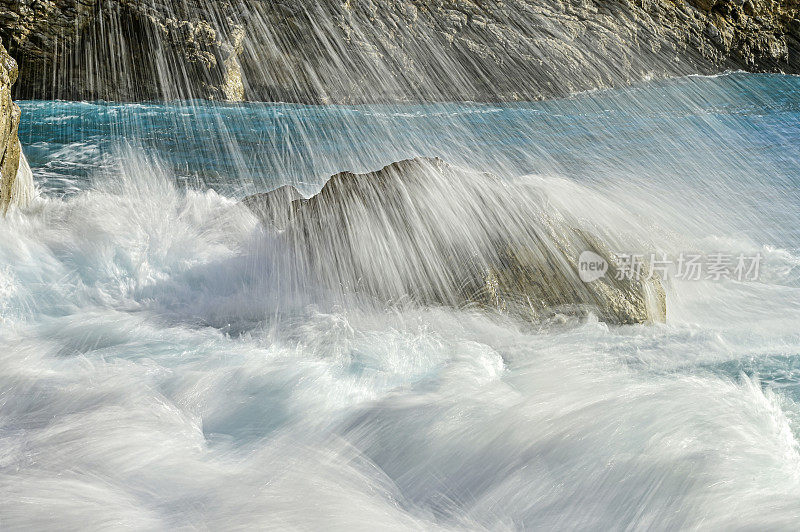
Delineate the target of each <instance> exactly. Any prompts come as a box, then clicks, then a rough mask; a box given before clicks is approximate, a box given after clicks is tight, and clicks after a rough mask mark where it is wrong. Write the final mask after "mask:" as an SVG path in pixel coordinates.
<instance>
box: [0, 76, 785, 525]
mask: <svg viewBox="0 0 800 532" xmlns="http://www.w3.org/2000/svg"><path fill="white" fill-rule="evenodd" d="M20 107H21V108H22V112H23V120H22V124H21V126H20V138H21V141H22V143H23V147H24V150H25V153H26V154H27V157H28V159H29V161H30V164H31V166H32V168H33V171H34V175H35V177H36V181H37V186H38V188H39V195H38V198H37V199H36V201H35V202H34V204H33V205H32V206H31V207H29V208H27V209H25V210H12V211H11V212H10V213H9V215H8V216H7V217H6V218H5V219H2V220H0V493H2V494H3V497H2V498H0V527H3V528H10V529H14V528H19V527H33V528H42V527H58V528H86V527H88V528H106V527H128V528H135V529H166V528H177V527H189V528H193V527H201V528H205V527H207V528H211V529H217V528H226V529H227V528H235V527H259V528H260V527H270V528H279V527H280V528H284V527H292V528H330V527H334V528H345V527H352V526H357V525H362V526H363V525H364V523H369V524H370V526H371V527H374V528H396V529H407V528H416V529H419V528H425V529H429V528H459V529H461V528H470V529H472V528H491V529H505V528H540V527H547V528H564V529H605V528H650V527H655V528H696V527H699V528H709V529H721V528H731V527H743V528H759V529H766V528H792V527H794V526H796V523H797V518H798V515H800V445H798V438H799V437H800V327H799V326H800V78H798V77H790V76H776V75H754V74H741V73H733V74H727V75H722V76H716V77H687V78H681V79H673V80H666V81H654V82H649V83H645V84H641V85H637V86H634V87H630V88H625V89H615V90H604V91H596V92H592V93H586V94H580V95H576V96H573V97H571V98H567V99H561V100H554V101H546V102H537V103H515V104H506V105H491V104H477V103H476V104H425V105H411V104H409V105H369V106H326V107H319V106H305V105H292V104H282V103H248V104H238V105H232V104H214V103H209V102H199V101H191V102H169V103H137V104H124V103H109V102H63V101H56V102H43V101H28V102H20ZM414 156H438V157H440V158H442V159H444V160H445V161H447V162H450V163H452V164H457V165H460V166H463V167H467V168H471V169H475V170H480V171H490V172H492V173H495V174H497V175H499V176H501V177H502V178H504V179H507V180H514V181H526V182H530V183H532V184H535V185H536V186H537V187H539V188H541V189H542V190H543V191H545V192H546V197H547V201H549V202H550V203H551V204H552V206H553V208H554V209H555V208H557V209H566V210H569V211H571V212H573V213H575V215H576V216H579V217H581V218H582V219H584V220H586V221H587V222H588V223H592V224H595V225H596V226H598V227H602V228H604V230H607V231H611V232H614V233H615V234H617V235H620V238H621V239H623V240H625V239H629V240H630V241H632V242H633V241H635V242H637V243H639V246H640V248H637V251H641V252H643V253H647V252H650V251H652V252H658V253H666V254H668V255H669V256H670V257H678V256H680V255H681V254H692V253H702V254H706V255H708V254H712V253H717V252H719V253H726V254H730V255H737V254H743V255H746V256H748V257H754V256H759V257H762V258H763V261H762V262H761V263H760V266H761V268H760V271H759V275H758V277H757V278H756V279H752V280H743V281H740V280H737V279H720V280H713V279H706V278H702V279H700V280H686V279H677V278H673V279H668V281H667V282H666V290H667V303H668V316H667V322H666V323H665V324H651V325H637V326H610V325H607V324H604V323H601V322H599V321H598V320H597V319H594V318H592V317H591V316H590V317H589V318H588V319H586V318H584V319H576V318H569V317H563V318H562V319H555V320H549V321H547V322H543V323H537V324H531V323H524V322H520V321H518V320H516V319H514V318H512V317H508V316H503V315H494V314H490V313H485V312H480V311H478V310H476V309H469V308H468V309H448V308H438V307H433V308H428V307H411V306H409V307H400V308H395V307H391V306H387V307H386V308H385V310H382V311H381V310H377V311H376V309H375V307H374V306H369V307H361V306H359V305H355V304H353V305H351V306H342V305H340V304H333V303H330V302H326V301H325V300H324V299H319V300H316V299H315V298H314V297H312V296H311V295H309V297H308V298H307V299H306V300H303V301H300V302H294V304H292V305H290V306H288V307H287V306H286V305H285V301H282V297H281V296H282V295H281V294H279V293H275V286H277V284H276V283H275V282H272V281H274V278H275V277H276V276H277V277H279V276H281V275H282V274H285V273H286V272H281V271H280V270H279V269H275V268H273V267H267V266H265V264H275V261H270V260H266V259H267V257H269V256H270V254H273V253H277V252H279V249H280V248H279V247H276V246H275V245H274V244H273V240H274V237H273V236H272V235H271V234H270V233H269V231H265V230H264V229H263V228H262V227H261V226H260V225H259V224H258V222H257V221H256V219H255V218H254V217H253V216H252V215H250V214H249V213H248V212H247V211H246V210H245V209H242V208H240V206H238V200H240V199H241V198H242V197H244V196H245V195H247V194H251V193H254V192H259V191H265V190H269V189H271V188H274V187H277V186H279V185H282V184H287V183H288V184H293V185H295V186H297V187H298V188H299V189H300V190H301V191H302V192H303V193H305V194H309V195H310V194H313V193H315V192H317V191H318V190H319V189H320V188H321V187H322V185H323V184H324V183H325V181H326V179H327V178H328V177H329V176H330V175H331V174H334V173H336V172H339V171H342V170H352V171H368V170H375V169H378V168H380V167H382V166H384V165H386V164H389V163H391V162H393V161H397V160H401V159H405V158H409V157H414ZM453 201H457V197H454V199H453ZM641 243H644V246H643V247H642V244H641ZM619 251H625V250H619ZM268 281H269V282H268Z"/></svg>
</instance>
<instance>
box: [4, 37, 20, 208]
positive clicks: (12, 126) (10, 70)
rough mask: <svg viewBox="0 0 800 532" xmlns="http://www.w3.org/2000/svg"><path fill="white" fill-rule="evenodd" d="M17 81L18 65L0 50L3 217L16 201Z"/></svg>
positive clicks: (17, 153) (17, 163) (18, 147)
mask: <svg viewBox="0 0 800 532" xmlns="http://www.w3.org/2000/svg"><path fill="white" fill-rule="evenodd" d="M16 79H17V65H16V63H15V62H14V60H13V59H12V58H11V57H10V56H9V55H8V53H6V50H5V48H3V47H2V46H0V214H5V212H6V210H7V209H8V207H9V205H10V204H11V203H12V202H13V201H14V200H15V198H14V197H13V192H14V184H15V181H16V179H17V171H18V169H19V159H20V146H19V139H18V137H17V127H18V126H19V115H20V113H19V107H17V106H16V104H14V102H13V101H12V100H11V86H12V85H13V84H14V82H15V81H16Z"/></svg>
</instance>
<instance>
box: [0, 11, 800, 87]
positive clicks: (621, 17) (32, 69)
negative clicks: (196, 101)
mask: <svg viewBox="0 0 800 532" xmlns="http://www.w3.org/2000/svg"><path fill="white" fill-rule="evenodd" d="M798 19H800V15H798V4H797V0H783V1H781V2H767V1H765V0H744V1H742V0H688V1H677V2H674V1H672V0H634V1H631V0H599V1H588V0H547V1H544V2H542V1H534V0H506V1H503V2H500V1H485V0H435V1H434V0H359V1H355V0H345V1H339V0H337V1H329V0H326V1H324V2H305V1H302V0H185V1H181V2H174V1H167V0H103V1H100V0H35V1H33V0H0V22H2V24H0V36H1V37H2V39H3V41H4V42H5V43H6V45H7V46H8V47H9V50H10V52H11V54H12V55H13V56H14V57H15V58H16V59H17V61H18V62H19V64H20V69H21V72H22V81H21V85H20V86H19V87H18V89H17V90H18V92H19V95H20V96H22V97H37V98H51V97H59V98H89V99H91V98H105V99H122V100H125V99H134V100H135V99H152V98H188V97H197V98H214V99H226V100H239V99H242V98H244V99H251V100H282V101H299V102H312V103H316V102H321V103H325V102H341V103H356V102H370V101H408V100H413V101H418V100H478V101H481V100H482V101H494V100H535V99H540V98H547V97H553V96H561V95H565V94H569V93H571V92H575V91H580V90H586V89H593V88H599V87H610V86H617V85H624V84H627V83H631V82H635V81H638V80H641V79H643V78H646V77H663V76H671V75H682V74H689V73H713V72H719V71H722V70H725V69H745V70H753V71H771V72H778V71H783V72H791V73H798V72H800V57H799V56H800V43H799V39H800V35H798V29H797V27H798V23H797V20H798Z"/></svg>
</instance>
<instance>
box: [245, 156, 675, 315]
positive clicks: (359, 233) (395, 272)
mask: <svg viewBox="0 0 800 532" xmlns="http://www.w3.org/2000/svg"><path fill="white" fill-rule="evenodd" d="M287 190H293V189H287V188H286V187H283V188H282V189H278V190H277V191H274V192H273V193H267V194H260V195H256V196H250V197H249V198H246V199H245V200H244V203H245V204H246V205H247V206H248V207H249V208H250V209H251V210H253V212H255V213H256V214H258V215H259V217H260V218H261V219H262V221H263V222H265V225H267V226H268V227H273V228H275V229H277V230H279V233H278V236H279V238H280V239H282V240H283V241H284V242H285V243H286V244H287V246H288V247H289V249H290V250H291V253H292V254H293V257H294V263H293V264H292V265H291V266H289V267H288V268H287V269H288V270H291V271H292V272H295V273H297V274H298V275H300V274H302V278H303V279H304V281H303V280H300V281H298V282H299V283H301V285H302V283H303V282H310V283H311V284H312V285H313V286H315V287H319V286H322V287H325V289H327V290H330V291H333V292H336V291H341V292H342V293H343V294H359V295H367V296H370V297H373V298H375V299H376V300H378V301H382V302H402V301H407V300H411V301H414V302H416V303H418V304H423V305H447V306H454V307H462V306H469V305H477V306H479V307H484V308H492V309H495V310H498V311H500V312H504V313H509V314H511V315H514V316H517V317H521V318H523V319H527V320H533V321H536V320H539V319H542V318H547V317H550V316H553V315H556V314H566V315H585V314H586V313H588V312H592V313H594V314H595V315H597V316H598V317H599V318H600V319H602V320H605V321H607V322H610V323H619V324H632V323H647V322H653V321H664V319H665V318H666V302H665V294H664V290H663V287H662V286H661V281H660V280H659V278H658V277H657V276H653V277H652V278H650V279H647V278H646V277H647V275H643V276H642V277H641V278H626V277H625V276H618V275H617V273H618V271H619V269H620V265H619V264H618V261H617V259H616V258H615V257H614V255H613V254H612V253H611V252H610V251H609V250H608V249H607V247H606V245H605V244H604V243H603V242H601V241H600V240H599V239H597V238H595V237H594V236H592V235H591V234H589V233H588V232H586V231H584V230H582V229H581V228H580V227H579V226H578V224H577V223H576V222H575V221H574V220H571V219H569V218H568V217H566V216H564V215H563V214H561V213H558V212H554V211H553V210H552V208H550V207H547V201H545V200H544V199H543V198H541V197H537V195H536V194H535V193H532V192H531V191H530V190H526V189H525V188H519V187H517V186H515V185H512V184H508V183H505V182H503V181H501V180H500V179H498V178H497V177H495V176H492V175H490V174H485V173H476V172H470V171H466V170H462V169H459V168H457V167H453V166H450V165H448V164H447V163H445V162H443V161H441V160H439V159H411V160H407V161H401V162H398V163H394V164H391V165H389V166H387V167H385V168H383V169H382V170H379V171H377V172H372V173H368V174H353V173H350V172H343V173H340V174H337V175H335V176H333V177H331V178H330V180H329V181H328V182H327V183H326V184H325V186H324V187H323V188H322V190H321V191H320V192H319V193H318V194H316V195H315V196H313V197H311V198H309V199H307V200H303V199H298V198H297V197H296V196H295V195H294V194H293V193H288V192H287ZM275 212H279V213H281V215H280V216H278V217H270V216H265V215H264V213H275ZM285 213H289V215H288V220H287V219H286V218H285V217H284V214H285ZM271 220H277V223H271ZM585 251H591V252H592V253H595V254H596V255H597V256H598V257H602V259H603V260H605V261H606V263H607V264H608V271H607V272H606V273H607V274H606V275H604V276H602V277H600V278H597V279H593V280H591V281H590V282H584V281H583V280H581V278H580V274H579V271H578V268H579V264H578V262H579V256H580V255H581V253H583V252H585ZM645 273H646V270H645ZM618 277H619V278H618Z"/></svg>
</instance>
